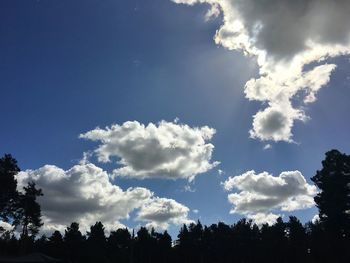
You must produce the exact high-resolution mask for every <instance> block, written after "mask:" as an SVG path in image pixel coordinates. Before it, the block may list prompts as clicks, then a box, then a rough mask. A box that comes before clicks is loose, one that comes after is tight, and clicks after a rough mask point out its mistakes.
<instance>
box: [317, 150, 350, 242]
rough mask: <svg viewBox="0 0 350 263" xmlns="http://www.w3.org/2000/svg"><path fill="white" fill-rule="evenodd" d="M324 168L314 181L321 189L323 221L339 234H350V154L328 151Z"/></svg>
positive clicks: (340, 235)
mask: <svg viewBox="0 0 350 263" xmlns="http://www.w3.org/2000/svg"><path fill="white" fill-rule="evenodd" d="M322 166H323V167H322V169H321V170H320V171H317V172H316V175H315V176H314V177H312V178H311V180H312V181H313V182H314V183H315V184H316V185H317V187H318V188H319V189H320V190H321V191H320V192H319V193H318V194H317V195H316V197H315V203H316V205H317V207H318V209H319V217H320V222H321V223H322V224H323V225H324V227H325V230H327V231H328V232H331V233H333V234H334V235H335V236H337V237H342V236H349V234H350V188H349V185H350V156H349V155H346V154H342V153H340V152H339V151H337V150H331V151H329V152H327V153H326V158H325V160H324V161H322Z"/></svg>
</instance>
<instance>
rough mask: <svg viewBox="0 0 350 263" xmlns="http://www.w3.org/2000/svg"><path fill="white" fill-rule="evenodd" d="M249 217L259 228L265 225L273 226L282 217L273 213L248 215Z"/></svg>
mask: <svg viewBox="0 0 350 263" xmlns="http://www.w3.org/2000/svg"><path fill="white" fill-rule="evenodd" d="M247 217H248V218H249V219H251V220H253V222H254V223H255V224H257V225H258V226H261V225H263V224H268V225H273V224H274V223H275V222H276V220H277V218H279V217H280V215H275V214H273V213H267V214H266V213H257V214H248V215H247Z"/></svg>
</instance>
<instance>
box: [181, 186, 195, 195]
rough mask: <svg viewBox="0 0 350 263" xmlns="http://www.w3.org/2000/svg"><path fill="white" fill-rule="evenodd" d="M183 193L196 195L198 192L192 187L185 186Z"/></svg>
mask: <svg viewBox="0 0 350 263" xmlns="http://www.w3.org/2000/svg"><path fill="white" fill-rule="evenodd" d="M183 191H184V192H190V193H194V192H196V189H194V188H192V187H191V186H190V185H185V186H184V190H183Z"/></svg>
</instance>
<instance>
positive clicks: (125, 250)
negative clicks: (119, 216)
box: [107, 228, 131, 263]
mask: <svg viewBox="0 0 350 263" xmlns="http://www.w3.org/2000/svg"><path fill="white" fill-rule="evenodd" d="M107 250H108V257H109V259H110V260H111V261H112V262H123V263H127V262H129V254H130V253H131V235H130V232H129V231H128V229H127V228H124V229H121V228H120V229H118V230H116V231H112V232H111V233H110V235H109V237H108V239H107Z"/></svg>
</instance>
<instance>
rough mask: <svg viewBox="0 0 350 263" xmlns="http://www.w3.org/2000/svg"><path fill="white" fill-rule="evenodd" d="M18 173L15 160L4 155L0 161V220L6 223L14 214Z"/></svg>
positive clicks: (9, 155) (8, 155)
mask: <svg viewBox="0 0 350 263" xmlns="http://www.w3.org/2000/svg"><path fill="white" fill-rule="evenodd" d="M19 171H20V169H19V167H18V165H17V161H16V159H14V158H13V157H12V156H11V154H5V155H4V157H2V158H1V159H0V219H2V220H4V221H7V220H8V217H9V216H11V215H12V213H13V212H14V211H13V210H14V202H15V200H16V198H17V195H18V192H17V181H16V179H15V175H16V174H17V173H18V172H19Z"/></svg>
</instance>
